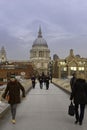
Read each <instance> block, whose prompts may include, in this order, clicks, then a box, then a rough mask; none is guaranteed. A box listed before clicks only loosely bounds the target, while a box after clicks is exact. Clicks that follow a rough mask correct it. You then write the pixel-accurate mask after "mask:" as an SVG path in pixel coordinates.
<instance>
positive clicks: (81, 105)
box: [79, 104, 85, 125]
mask: <svg viewBox="0 0 87 130" xmlns="http://www.w3.org/2000/svg"><path fill="white" fill-rule="evenodd" d="M84 111H85V104H80V117H79V124H80V125H82V121H83V118H84Z"/></svg>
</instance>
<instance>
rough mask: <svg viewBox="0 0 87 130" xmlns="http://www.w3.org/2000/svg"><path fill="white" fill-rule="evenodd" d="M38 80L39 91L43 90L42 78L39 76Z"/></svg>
mask: <svg viewBox="0 0 87 130" xmlns="http://www.w3.org/2000/svg"><path fill="white" fill-rule="evenodd" d="M38 80H39V83H40V89H42V88H43V77H42V75H41V74H40V75H39V78H38Z"/></svg>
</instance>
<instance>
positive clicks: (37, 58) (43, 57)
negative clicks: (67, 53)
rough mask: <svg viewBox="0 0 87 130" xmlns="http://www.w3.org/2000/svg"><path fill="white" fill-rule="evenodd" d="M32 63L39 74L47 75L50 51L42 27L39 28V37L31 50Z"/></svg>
mask: <svg viewBox="0 0 87 130" xmlns="http://www.w3.org/2000/svg"><path fill="white" fill-rule="evenodd" d="M30 61H31V62H32V63H33V64H34V66H35V71H37V73H42V72H44V73H47V69H48V63H49V61H50V50H49V48H48V45H47V42H46V40H45V39H44V38H43V37H42V31H41V27H40V28H39V32H38V37H37V38H36V40H35V41H34V42H33V45H32V49H31V50H30Z"/></svg>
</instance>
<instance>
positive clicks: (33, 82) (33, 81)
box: [31, 75, 36, 88]
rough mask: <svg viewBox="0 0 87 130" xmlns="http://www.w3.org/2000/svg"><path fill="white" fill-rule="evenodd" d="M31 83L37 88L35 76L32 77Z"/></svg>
mask: <svg viewBox="0 0 87 130" xmlns="http://www.w3.org/2000/svg"><path fill="white" fill-rule="evenodd" d="M31 81H32V87H33V88H35V81H36V77H35V76H34V75H33V76H32V77H31Z"/></svg>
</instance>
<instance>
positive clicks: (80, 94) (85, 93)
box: [70, 79, 87, 104]
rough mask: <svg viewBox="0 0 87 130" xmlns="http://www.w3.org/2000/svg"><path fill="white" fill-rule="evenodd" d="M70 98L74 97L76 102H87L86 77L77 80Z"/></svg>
mask: <svg viewBox="0 0 87 130" xmlns="http://www.w3.org/2000/svg"><path fill="white" fill-rule="evenodd" d="M70 99H71V100H72V99H74V103H75V104H87V83H86V82H85V80H84V79H77V80H76V82H75V84H74V86H73V89H72V93H71V97H70Z"/></svg>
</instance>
